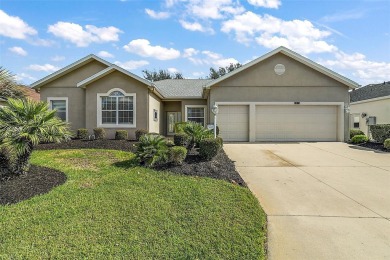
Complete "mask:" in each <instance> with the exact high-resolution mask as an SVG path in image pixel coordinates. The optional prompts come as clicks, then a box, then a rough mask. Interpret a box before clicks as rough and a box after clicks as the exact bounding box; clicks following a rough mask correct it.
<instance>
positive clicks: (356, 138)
mask: <svg viewBox="0 0 390 260" xmlns="http://www.w3.org/2000/svg"><path fill="white" fill-rule="evenodd" d="M367 141H368V138H367V136H365V135H355V136H354V137H352V139H351V142H352V143H353V144H361V143H365V142H367Z"/></svg>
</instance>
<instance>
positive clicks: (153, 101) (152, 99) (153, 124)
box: [148, 93, 162, 133]
mask: <svg viewBox="0 0 390 260" xmlns="http://www.w3.org/2000/svg"><path fill="white" fill-rule="evenodd" d="M154 110H157V120H155V119H154ZM148 117H149V132H152V133H160V121H161V119H162V118H161V101H160V99H159V98H158V97H157V96H156V95H154V94H153V93H150V94H149V115H148Z"/></svg>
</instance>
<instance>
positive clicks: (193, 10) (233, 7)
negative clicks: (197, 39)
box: [185, 0, 245, 20]
mask: <svg viewBox="0 0 390 260" xmlns="http://www.w3.org/2000/svg"><path fill="white" fill-rule="evenodd" d="M185 8H186V9H187V13H188V14H189V15H191V16H192V17H196V18H200V19H214V20H216V19H223V18H225V17H226V16H227V15H236V14H240V13H242V12H244V11H245V9H244V8H243V7H242V6H241V5H240V4H239V2H236V1H233V0H213V1H210V0H188V1H186V6H185Z"/></svg>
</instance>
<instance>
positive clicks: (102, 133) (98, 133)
mask: <svg viewBox="0 0 390 260" xmlns="http://www.w3.org/2000/svg"><path fill="white" fill-rule="evenodd" d="M93 134H94V135H95V138H96V139H104V138H106V130H104V128H94V129H93Z"/></svg>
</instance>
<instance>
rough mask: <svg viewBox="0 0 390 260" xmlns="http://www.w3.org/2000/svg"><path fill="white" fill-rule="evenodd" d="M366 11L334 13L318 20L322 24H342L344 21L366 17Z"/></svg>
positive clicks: (356, 10) (355, 10)
mask: <svg viewBox="0 0 390 260" xmlns="http://www.w3.org/2000/svg"><path fill="white" fill-rule="evenodd" d="M366 12H367V10H358V9H354V10H347V11H344V12H339V13H335V14H332V15H327V16H324V17H322V18H321V19H320V20H321V21H323V22H329V23H331V22H342V21H346V20H356V19H360V18H362V17H364V16H365V15H366Z"/></svg>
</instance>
